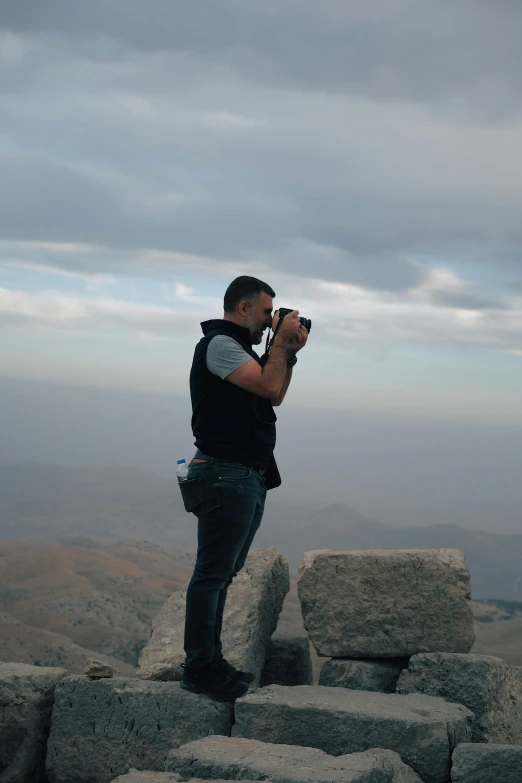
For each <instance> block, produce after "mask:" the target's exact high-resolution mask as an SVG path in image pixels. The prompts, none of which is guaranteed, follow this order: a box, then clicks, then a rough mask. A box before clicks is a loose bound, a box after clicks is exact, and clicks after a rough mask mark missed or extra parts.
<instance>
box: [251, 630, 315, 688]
mask: <svg viewBox="0 0 522 783" xmlns="http://www.w3.org/2000/svg"><path fill="white" fill-rule="evenodd" d="M313 682H314V676H313V671H312V657H311V655H310V642H309V641H308V638H307V637H305V636H293V637H288V638H281V639H272V642H271V645H270V651H269V653H268V658H267V661H266V663H265V667H264V669H263V672H262V674H261V685H262V686H265V685H313Z"/></svg>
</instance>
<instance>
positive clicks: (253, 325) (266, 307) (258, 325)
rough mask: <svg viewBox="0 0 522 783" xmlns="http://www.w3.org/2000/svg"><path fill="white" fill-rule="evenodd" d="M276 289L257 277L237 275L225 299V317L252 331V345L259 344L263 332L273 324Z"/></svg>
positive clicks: (226, 292)
mask: <svg viewBox="0 0 522 783" xmlns="http://www.w3.org/2000/svg"><path fill="white" fill-rule="evenodd" d="M274 296H275V291H274V290H273V289H272V288H270V286H269V285H268V283H264V282H263V281H262V280H258V279H257V277H249V276H248V275H242V276H241V277H236V279H235V280H233V281H232V282H231V283H230V285H229V286H228V288H227V290H226V291H225V299H224V303H223V306H224V310H225V315H224V318H225V320H226V321H233V322H234V323H236V324H239V326H244V327H246V328H247V329H248V331H249V332H250V339H251V341H252V345H258V344H259V343H260V342H261V340H262V339H263V332H264V331H265V329H267V328H269V327H270V326H271V325H272V298H273V297H274Z"/></svg>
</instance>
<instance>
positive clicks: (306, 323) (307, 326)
mask: <svg viewBox="0 0 522 783" xmlns="http://www.w3.org/2000/svg"><path fill="white" fill-rule="evenodd" d="M291 312H293V310H290V309H289V308H288V307H280V308H279V310H278V313H279V321H278V323H277V327H278V328H279V324H280V323H281V322H282V320H283V318H284V317H285V315H288V313H291ZM299 320H300V321H301V323H302V325H303V326H304V328H305V329H306V330H307V332H310V329H311V328H312V321H311V320H310V318H303V316H299Z"/></svg>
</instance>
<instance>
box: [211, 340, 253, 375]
mask: <svg viewBox="0 0 522 783" xmlns="http://www.w3.org/2000/svg"><path fill="white" fill-rule="evenodd" d="M251 361H254V360H253V359H252V357H251V356H250V354H248V353H247V352H246V351H245V349H244V348H242V347H241V346H240V345H239V343H238V342H237V341H236V340H234V338H233V337H229V336H228V335H227V334H217V335H216V336H215V337H213V338H212V340H211V341H210V342H209V344H208V346H207V368H208V369H209V370H210V372H211V373H214V375H217V376H218V377H219V378H221V379H222V380H225V378H226V377H227V375H230V373H231V372H234V370H238V369H239V368H240V367H242V366H243V365H244V364H246V363H247V362H251Z"/></svg>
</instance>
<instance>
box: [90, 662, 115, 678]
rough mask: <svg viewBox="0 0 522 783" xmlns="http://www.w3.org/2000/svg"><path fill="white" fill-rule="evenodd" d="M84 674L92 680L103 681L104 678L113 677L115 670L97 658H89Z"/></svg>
mask: <svg viewBox="0 0 522 783" xmlns="http://www.w3.org/2000/svg"><path fill="white" fill-rule="evenodd" d="M83 671H84V674H85V675H86V676H87V677H90V678H91V680H101V679H103V678H104V677H113V676H114V670H113V668H112V666H109V664H108V663H104V662H103V661H99V660H98V659H97V658H87V660H86V661H85V665H84V667H83Z"/></svg>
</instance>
